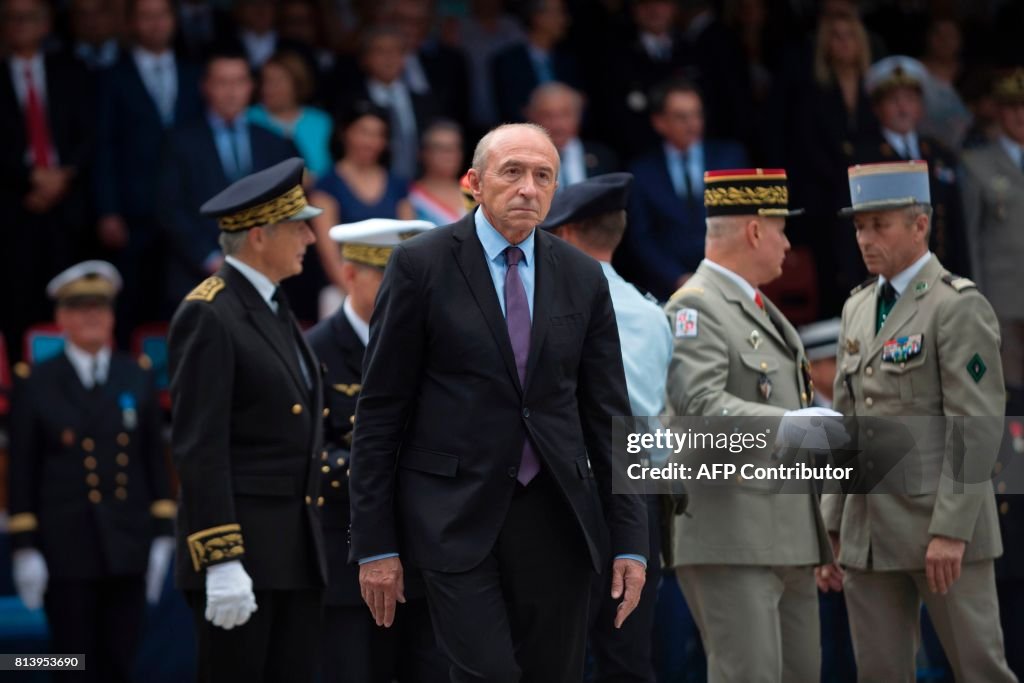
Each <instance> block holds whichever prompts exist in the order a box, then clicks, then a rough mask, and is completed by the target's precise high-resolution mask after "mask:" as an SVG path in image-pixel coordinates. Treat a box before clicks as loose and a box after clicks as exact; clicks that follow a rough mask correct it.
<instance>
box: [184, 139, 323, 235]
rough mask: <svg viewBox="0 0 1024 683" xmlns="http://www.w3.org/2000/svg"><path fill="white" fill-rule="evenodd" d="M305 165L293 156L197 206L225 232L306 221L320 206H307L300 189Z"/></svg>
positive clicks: (230, 186) (245, 178) (247, 177)
mask: <svg viewBox="0 0 1024 683" xmlns="http://www.w3.org/2000/svg"><path fill="white" fill-rule="evenodd" d="M304 170H305V164H304V163H303V161H302V159H299V158H297V157H293V158H291V159H288V160H286V161H282V162H281V163H279V164H275V165H274V166H271V167H270V168H267V169H264V170H262V171H258V172H256V173H253V174H252V175H248V176H246V177H244V178H242V179H241V180H238V181H236V182H234V183H232V184H231V185H229V186H228V187H227V188H225V189H224V190H223V191H222V192H220V193H218V194H217V195H216V196H215V197H213V198H212V199H210V200H209V201H207V202H206V203H205V204H203V205H202V206H201V207H199V213H201V214H202V215H204V216H208V217H211V218H216V219H217V224H218V225H219V226H220V229H221V230H222V231H224V232H238V231H240V230H249V229H250V228H261V227H265V226H268V225H274V224H276V223H286V222H288V221H305V220H309V219H310V218H313V217H314V216H319V215H320V214H321V213H322V209H318V208H316V207H315V206H310V205H309V203H308V202H307V201H306V192H305V191H304V190H303V189H302V175H303V171H304Z"/></svg>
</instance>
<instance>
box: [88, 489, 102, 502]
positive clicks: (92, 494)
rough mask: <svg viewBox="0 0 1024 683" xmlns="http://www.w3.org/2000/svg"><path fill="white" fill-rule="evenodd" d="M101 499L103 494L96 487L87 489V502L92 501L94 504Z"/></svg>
mask: <svg viewBox="0 0 1024 683" xmlns="http://www.w3.org/2000/svg"><path fill="white" fill-rule="evenodd" d="M101 500H103V494H102V493H100V492H99V491H97V490H96V489H93V490H92V491H89V502H90V503H92V504H93V505H96V504H97V503H99V502H100V501H101Z"/></svg>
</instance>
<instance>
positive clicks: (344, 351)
mask: <svg viewBox="0 0 1024 683" xmlns="http://www.w3.org/2000/svg"><path fill="white" fill-rule="evenodd" d="M331 329H332V330H333V331H334V340H335V342H336V343H337V345H338V348H339V349H341V356H342V358H344V359H345V364H346V365H347V366H348V369H349V371H350V372H351V373H352V374H353V375H355V376H356V377H362V376H363V357H364V356H365V355H366V347H365V346H363V342H362V340H361V339H359V335H357V334H356V331H355V330H354V329H352V325H351V324H350V323H349V321H348V318H347V317H346V316H345V311H343V310H342V309H338V312H337V313H335V315H334V319H333V320H332V321H331Z"/></svg>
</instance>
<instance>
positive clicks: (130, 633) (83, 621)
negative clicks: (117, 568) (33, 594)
mask: <svg viewBox="0 0 1024 683" xmlns="http://www.w3.org/2000/svg"><path fill="white" fill-rule="evenodd" d="M145 602H146V593H145V586H144V584H143V580H142V577H141V576H131V577H118V578H106V579H91V580H85V579H82V580H74V579H52V580H51V581H50V582H49V585H48V586H47V587H46V605H45V606H46V618H47V620H48V621H49V624H50V636H51V645H50V652H52V653H54V654H59V655H68V654H84V655H85V671H73V672H64V673H54V680H55V681H65V680H71V681H103V683H107V682H108V681H110V682H113V683H117V682H118V681H130V680H131V674H132V667H133V666H134V665H135V653H136V651H137V649H138V643H139V633H140V632H141V631H142V619H143V615H144V614H145Z"/></svg>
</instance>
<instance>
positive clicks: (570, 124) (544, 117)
mask: <svg viewBox="0 0 1024 683" xmlns="http://www.w3.org/2000/svg"><path fill="white" fill-rule="evenodd" d="M526 118H527V119H529V121H530V122H531V123H536V124H537V125H538V126H541V127H542V128H544V130H546V131H547V132H548V134H549V135H550V136H551V141H552V142H554V143H555V149H557V150H558V161H559V166H558V187H559V189H564V188H566V187H568V186H569V185H572V184H573V183H578V182H580V181H581V180H586V179H587V178H592V177H594V176H596V175H602V174H604V173H612V172H614V171H615V170H617V169H618V166H619V160H618V158H617V157H616V156H615V152H613V151H611V150H610V149H609V148H608V147H606V146H604V145H602V144H601V143H600V142H592V141H590V140H580V121H581V120H582V118H583V95H582V93H580V92H579V91H577V90H574V89H572V88H570V87H569V86H567V85H565V84H564V83H559V82H557V81H552V82H551V83H545V84H544V85H540V86H537V88H536V89H535V90H534V91H533V93H532V94H531V95H530V102H529V104H528V105H527V107H526Z"/></svg>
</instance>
